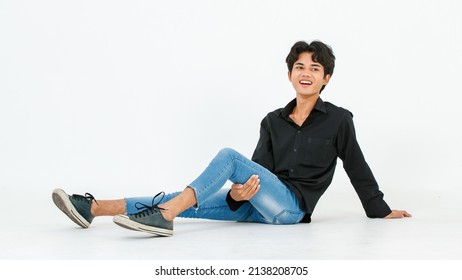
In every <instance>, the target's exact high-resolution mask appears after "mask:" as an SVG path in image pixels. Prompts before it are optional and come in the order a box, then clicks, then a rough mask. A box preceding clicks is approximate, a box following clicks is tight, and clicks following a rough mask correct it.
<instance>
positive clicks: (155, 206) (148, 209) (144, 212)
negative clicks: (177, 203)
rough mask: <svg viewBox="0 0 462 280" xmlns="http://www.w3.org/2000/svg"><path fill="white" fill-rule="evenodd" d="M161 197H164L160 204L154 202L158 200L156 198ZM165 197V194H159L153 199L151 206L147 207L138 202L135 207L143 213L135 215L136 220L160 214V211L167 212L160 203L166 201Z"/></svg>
mask: <svg viewBox="0 0 462 280" xmlns="http://www.w3.org/2000/svg"><path fill="white" fill-rule="evenodd" d="M159 195H162V197H161V198H160V200H159V202H157V203H154V201H155V200H156V198H157V197H158V196H159ZM164 197H165V193H164V192H160V193H158V194H156V195H155V196H154V197H153V198H152V202H151V205H150V206H149V205H146V204H144V203H141V202H137V203H136V204H135V207H136V209H137V210H140V211H141V212H138V213H136V214H135V218H140V217H146V216H147V215H149V214H152V213H155V212H158V211H159V210H166V209H164V208H162V207H159V206H158V205H159V203H161V202H162V200H163V199H164Z"/></svg>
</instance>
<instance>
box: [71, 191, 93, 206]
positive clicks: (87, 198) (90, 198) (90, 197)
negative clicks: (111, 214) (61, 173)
mask: <svg viewBox="0 0 462 280" xmlns="http://www.w3.org/2000/svg"><path fill="white" fill-rule="evenodd" d="M72 197H74V198H76V199H78V200H85V201H88V202H91V201H93V200H94V201H95V202H96V204H98V201H96V199H95V197H94V196H93V195H92V194H91V193H85V196H83V195H80V194H73V195H72Z"/></svg>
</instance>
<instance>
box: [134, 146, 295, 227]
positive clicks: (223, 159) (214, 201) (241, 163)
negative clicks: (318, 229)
mask: <svg viewBox="0 0 462 280" xmlns="http://www.w3.org/2000/svg"><path fill="white" fill-rule="evenodd" d="M252 175H258V176H259V179H260V186H261V188H260V190H259V191H258V192H257V194H256V195H255V196H254V197H252V198H251V199H250V201H249V202H250V203H245V204H244V205H242V206H241V207H240V208H239V209H238V210H237V211H231V210H230V209H229V207H228V204H227V203H226V194H227V193H228V189H222V187H223V186H224V185H225V184H226V181H227V180H230V181H232V182H233V183H239V184H244V183H245V182H246V181H247V180H248V179H249V178H250V176H252ZM189 187H191V188H192V189H194V191H195V194H196V200H197V207H191V208H189V209H187V210H185V211H184V212H183V213H181V214H180V215H179V217H185V218H204V219H214V220H234V221H248V222H262V223H272V224H293V223H298V222H299V221H300V220H301V219H302V218H303V216H304V213H303V211H302V210H300V207H299V203H298V200H297V198H296V197H295V195H294V193H293V192H292V191H291V190H290V189H289V188H288V187H287V186H286V185H285V184H284V183H283V182H282V181H281V180H279V179H278V178H277V176H276V175H274V174H272V173H271V172H270V171H268V170H267V169H266V168H264V167H262V166H261V165H259V164H257V163H255V162H253V161H251V160H249V159H247V158H246V157H244V156H243V155H241V154H240V153H238V152H236V151H235V150H233V149H229V148H225V149H222V150H221V151H220V152H219V153H218V154H217V156H216V157H215V158H214V159H213V160H212V161H211V162H210V164H209V165H208V167H207V168H206V169H205V170H204V172H202V174H201V175H199V177H198V178H197V179H196V180H194V181H193V182H192V183H191V184H189ZM178 193H179V192H177V193H171V194H167V195H166V196H165V197H164V198H163V200H162V202H165V201H168V200H170V199H172V198H173V197H174V196H176V195H178ZM159 199H160V197H159V198H158V199H157V200H159ZM125 200H126V205H127V214H134V213H137V212H139V209H137V208H136V203H137V202H141V203H144V204H146V205H151V203H152V197H138V198H126V199H125ZM154 203H159V201H155V202H154Z"/></svg>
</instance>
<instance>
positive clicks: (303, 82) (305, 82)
mask: <svg viewBox="0 0 462 280" xmlns="http://www.w3.org/2000/svg"><path fill="white" fill-rule="evenodd" d="M300 84H304V85H311V84H313V83H312V82H310V81H300Z"/></svg>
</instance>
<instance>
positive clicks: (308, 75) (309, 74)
mask: <svg viewBox="0 0 462 280" xmlns="http://www.w3.org/2000/svg"><path fill="white" fill-rule="evenodd" d="M302 77H311V72H310V71H308V70H306V71H303V73H302Z"/></svg>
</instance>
